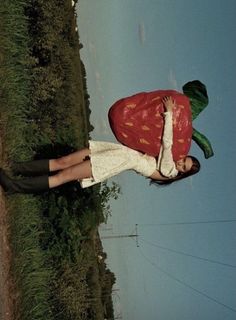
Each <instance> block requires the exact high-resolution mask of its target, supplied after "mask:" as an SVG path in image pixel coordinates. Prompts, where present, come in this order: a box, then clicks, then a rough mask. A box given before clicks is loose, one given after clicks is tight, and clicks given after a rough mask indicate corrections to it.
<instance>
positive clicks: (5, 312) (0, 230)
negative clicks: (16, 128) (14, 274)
mask: <svg viewBox="0 0 236 320" xmlns="http://www.w3.org/2000/svg"><path fill="white" fill-rule="evenodd" d="M0 158H1V164H2V158H3V148H2V143H1V139H0ZM8 236H9V225H8V213H7V210H6V203H5V195H4V191H3V190H2V187H0V319H1V320H12V319H13V297H14V296H15V294H14V293H13V292H14V291H13V290H12V280H11V276H10V266H11V264H10V262H11V250H10V246H9V241H8Z"/></svg>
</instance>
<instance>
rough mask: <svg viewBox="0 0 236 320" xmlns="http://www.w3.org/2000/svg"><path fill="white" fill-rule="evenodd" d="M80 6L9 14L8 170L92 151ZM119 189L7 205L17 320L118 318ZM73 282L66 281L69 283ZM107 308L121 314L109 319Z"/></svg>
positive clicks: (0, 40)
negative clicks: (110, 219)
mask: <svg viewBox="0 0 236 320" xmlns="http://www.w3.org/2000/svg"><path fill="white" fill-rule="evenodd" d="M75 19H76V18H75V12H74V11H73V10H72V7H71V1H70V0H49V1H43V0H31V1H22V0H3V1H1V4H0V62H1V63H0V81H1V84H0V112H1V114H0V121H1V134H2V138H3V139H4V157H3V163H2V165H3V166H4V167H5V168H8V167H9V165H10V164H11V162H12V161H19V160H27V159H32V158H37V157H52V156H53V157H55V156H60V155H63V154H66V153H68V152H71V151H73V150H75V149H77V148H79V147H81V146H84V145H85V144H86V142H87V139H88V136H89V131H90V130H91V129H92V126H91V125H90V123H89V114H90V109H89V107H88V106H89V101H88V98H89V95H88V93H87V92H86V79H85V76H86V74H85V70H84V67H83V65H82V64H81V61H80V56H79V50H80V48H81V45H80V43H79V39H78V33H77V32H75V23H76V22H75ZM117 191H118V189H117V188H116V187H114V188H111V189H109V188H107V187H106V186H105V187H103V188H102V189H101V188H100V186H95V187H93V188H89V189H87V190H84V191H82V190H81V189H80V188H79V186H78V184H74V183H72V184H69V185H68V186H66V187H62V188H58V189H57V190H55V191H54V192H50V193H45V194H44V195H42V196H30V195H27V196H26V195H16V196H11V197H10V196H9V197H7V205H8V211H9V215H10V219H9V220H10V230H11V237H10V240H11V246H12V253H13V254H12V256H13V259H12V260H13V261H12V275H13V279H14V281H15V290H16V292H17V294H16V303H15V309H14V315H15V319H20V320H34V319H44V320H47V319H48V320H50V319H57V320H60V319H63V320H65V319H73V320H74V319H87V318H89V319H103V318H104V317H105V315H106V316H109V318H112V316H113V310H112V306H111V305H112V302H111V299H110V298H109V299H107V298H106V299H105V298H104V294H103V291H104V292H106V297H107V296H108V295H109V294H108V293H110V297H111V289H112V285H113V283H114V282H115V279H114V275H113V274H112V273H111V272H110V270H109V269H107V267H106V265H105V263H104V262H102V263H100V264H99V263H98V261H97V258H96V257H97V254H98V253H101V252H102V250H103V249H102V246H101V243H100V242H99V240H98V239H97V228H98V225H99V224H100V223H101V222H103V221H105V219H106V216H107V215H109V214H110V212H109V208H108V207H107V201H108V199H109V197H110V196H116V193H117ZM62 280H63V281H62ZM105 305H106V308H107V309H109V310H111V311H109V312H110V313H109V314H107V313H106V312H104V310H105V309H106V308H105Z"/></svg>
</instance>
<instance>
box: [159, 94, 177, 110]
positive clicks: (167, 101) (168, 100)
mask: <svg viewBox="0 0 236 320" xmlns="http://www.w3.org/2000/svg"><path fill="white" fill-rule="evenodd" d="M162 102H163V104H164V107H165V109H166V111H169V112H172V110H173V108H174V106H175V100H174V99H172V97H164V98H163V99H162Z"/></svg>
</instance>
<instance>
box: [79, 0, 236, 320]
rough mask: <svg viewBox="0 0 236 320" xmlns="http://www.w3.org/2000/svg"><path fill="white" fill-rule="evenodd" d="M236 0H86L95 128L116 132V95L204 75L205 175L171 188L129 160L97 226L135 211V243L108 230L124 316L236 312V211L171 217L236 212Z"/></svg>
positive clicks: (84, 30) (127, 220)
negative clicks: (112, 112) (112, 116)
mask: <svg viewBox="0 0 236 320" xmlns="http://www.w3.org/2000/svg"><path fill="white" fill-rule="evenodd" d="M235 9H236V2H235V1H233V0H225V1H223V0H195V1H193V0H178V1H175V0H145V1H143V0H79V4H78V7H77V12H78V26H79V32H80V38H81V41H82V43H83V45H84V48H83V49H82V50H81V55H82V60H83V62H84V63H85V67H86V71H87V80H88V91H89V94H90V96H91V99H90V107H91V109H92V114H91V122H92V124H93V125H94V127H95V129H94V131H93V133H92V138H93V139H94V140H107V141H115V137H114V136H113V135H112V132H111V130H110V128H109V124H108V120H107V112H108V110H109V107H110V106H111V105H112V104H113V103H114V102H115V101H116V100H118V99H119V98H121V97H125V96H129V95H132V94H134V93H136V92H140V91H151V90H156V89H167V88H172V89H177V90H179V91H182V86H183V84H184V83H186V82H188V81H190V80H194V79H199V80H201V81H202V82H203V83H205V84H206V86H207V90H208V95H209V101H210V102H209V106H208V107H207V108H206V109H205V110H204V111H203V112H202V114H201V115H200V116H199V117H198V118H197V119H196V120H195V121H194V127H195V128H196V129H198V130H199V131H200V132H202V133H204V134H205V135H206V136H207V137H208V138H209V139H210V141H211V143H212V146H213V149H214V152H215V156H214V157H213V158H210V159H208V160H205V159H204V156H203V153H202V151H201V150H200V149H199V147H198V146H196V145H195V143H194V142H193V144H192V148H191V153H192V154H193V155H195V156H197V157H198V158H199V160H200V161H201V163H202V170H201V172H200V174H199V175H197V176H194V177H193V178H190V179H188V180H185V181H183V182H180V183H176V184H175V185H172V186H169V187H165V188H156V187H152V186H149V183H148V180H146V179H144V178H143V177H141V176H139V175H137V174H135V173H132V172H126V173H122V174H121V175H120V176H118V177H116V178H115V179H114V181H116V182H117V183H119V184H120V185H121V188H122V195H121V196H120V197H119V200H116V201H114V200H113V201H111V206H112V217H111V218H109V220H108V225H107V226H106V227H103V228H102V229H103V230H101V233H102V234H103V235H111V234H113V235H116V234H131V233H132V232H133V230H134V228H135V224H136V223H137V224H138V233H139V245H140V246H139V248H137V247H136V243H135V241H132V240H131V239H119V240H118V239H113V240H104V241H103V243H104V247H105V250H106V251H107V252H108V264H109V267H110V268H111V270H112V271H113V272H115V274H116V277H117V283H116V286H115V287H116V288H117V289H118V291H117V292H116V293H115V294H114V301H115V305H116V314H117V315H121V316H122V318H123V319H125V320H131V319H137V320H143V319H144V318H148V319H149V320H154V319H155V320H156V319H165V320H172V319H173V320H179V319H181V320H183V319H191V320H194V319H203V320H209V319H214V320H215V319H216V320H221V319H226V320H233V319H235V317H236V249H235V245H234V244H235V242H236V241H235V240H236V222H235V221H231V222H221V223H217V222H215V223H198V224H176V223H182V222H201V221H205V222H206V221H217V220H225V219H226V220H232V219H236V210H235V208H236V197H235V192H236V179H235V162H236V148H235V147H236V143H235V137H236V126H235V118H236V108H235V105H234V104H235V85H236V75H235V70H236V59H235V57H236V44H235V31H236V22H235V12H236V10H235ZM162 223H164V224H166V223H172V225H160V224H162ZM106 229H107V230H106ZM186 254H187V255H186ZM193 256H195V257H193ZM197 257H198V258H197ZM200 258H201V259H200ZM204 259H205V260H204ZM209 260H211V261H209ZM220 263H224V264H228V265H223V264H220Z"/></svg>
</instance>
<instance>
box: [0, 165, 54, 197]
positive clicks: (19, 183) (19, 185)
mask: <svg viewBox="0 0 236 320" xmlns="http://www.w3.org/2000/svg"><path fill="white" fill-rule="evenodd" d="M0 185H1V186H2V187H3V189H4V190H5V191H6V192H7V193H9V194H12V193H41V192H44V191H47V190H49V181H48V176H47V175H44V176H39V177H29V178H23V179H20V180H16V179H12V178H10V177H9V176H8V175H7V174H6V173H5V171H4V170H3V169H0Z"/></svg>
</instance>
